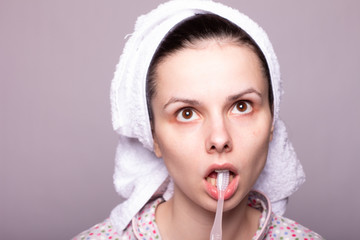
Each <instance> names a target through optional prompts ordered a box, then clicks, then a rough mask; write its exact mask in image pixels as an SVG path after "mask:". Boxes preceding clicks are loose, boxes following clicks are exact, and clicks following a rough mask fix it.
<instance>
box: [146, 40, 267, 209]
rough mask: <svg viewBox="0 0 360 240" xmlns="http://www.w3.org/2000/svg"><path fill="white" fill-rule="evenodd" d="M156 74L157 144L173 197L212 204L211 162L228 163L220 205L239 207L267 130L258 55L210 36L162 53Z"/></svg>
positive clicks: (261, 159)
mask: <svg viewBox="0 0 360 240" xmlns="http://www.w3.org/2000/svg"><path fill="white" fill-rule="evenodd" d="M155 78H156V93H155V95H154V96H153V99H152V100H151V104H152V109H153V116H154V120H153V121H154V122H153V128H154V132H153V136H154V150H155V154H156V155H157V156H158V157H162V158H163V159H164V161H165V164H166V166H167V169H168V171H169V173H170V175H171V176H172V178H173V180H174V183H175V192H174V198H178V199H182V201H189V200H190V201H191V202H192V203H195V204H197V205H198V206H201V207H202V208H205V209H206V210H209V211H215V210H216V201H217V196H218V194H217V189H216V186H215V184H214V180H213V179H216V173H215V170H218V169H228V170H230V173H231V179H230V183H229V186H228V188H227V190H226V193H225V200H226V201H225V205H224V210H225V211H226V210H229V209H232V208H234V207H236V206H237V205H238V204H239V203H240V202H241V201H242V200H243V199H244V197H245V196H246V195H247V194H248V192H249V191H250V190H251V188H252V186H253V185H254V183H255V181H256V179H257V178H258V176H259V174H260V172H261V171H262V169H263V167H264V165H265V162H266V157H267V152H268V146H269V142H270V141H271V138H272V131H273V128H272V115H271V111H270V107H269V100H268V86H267V81H266V79H265V78H264V76H263V73H262V71H261V67H260V62H259V60H258V57H257V56H256V55H255V53H253V51H251V50H250V49H249V48H248V47H246V46H239V45H235V44H231V43H221V42H219V41H213V40H207V41H205V42H202V43H201V47H200V46H199V47H196V48H186V49H183V50H180V51H178V52H176V53H174V54H172V55H170V56H168V57H166V58H165V59H164V60H163V61H162V62H161V63H160V64H159V65H158V66H157V69H156V76H155ZM245 200H246V201H247V199H245Z"/></svg>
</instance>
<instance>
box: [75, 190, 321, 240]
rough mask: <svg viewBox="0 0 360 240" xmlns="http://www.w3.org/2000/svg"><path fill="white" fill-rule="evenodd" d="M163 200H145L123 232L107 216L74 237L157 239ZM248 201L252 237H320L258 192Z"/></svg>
mask: <svg viewBox="0 0 360 240" xmlns="http://www.w3.org/2000/svg"><path fill="white" fill-rule="evenodd" d="M163 201H164V200H163V199H162V198H158V199H156V200H155V201H152V202H150V203H148V204H146V205H145V206H144V207H143V208H142V209H141V210H140V211H139V212H138V213H137V214H136V216H135V217H134V218H133V219H132V221H131V222H130V223H129V225H128V226H127V227H126V228H125V230H124V231H123V232H122V233H120V232H117V231H116V230H115V228H114V227H113V226H112V224H111V222H110V219H109V218H108V219H106V220H105V221H103V222H102V223H99V224H96V225H95V226H93V227H91V228H90V229H89V230H86V231H84V232H82V233H80V234H79V235H77V236H76V237H74V238H73V240H105V239H106V240H107V239H112V240H137V239H139V240H160V239H161V236H160V232H159V229H158V227H157V225H156V221H155V210H156V207H157V206H158V205H159V204H160V203H162V202H163ZM248 204H249V206H251V207H253V208H256V209H258V210H260V211H261V212H262V214H261V217H260V220H259V228H258V230H257V231H256V233H255V235H254V236H253V238H252V239H253V240H255V239H262V240H277V239H280V240H287V239H289V240H300V239H304V240H315V239H323V238H322V237H321V236H320V235H318V234H317V233H315V232H313V231H311V230H309V229H307V228H306V227H304V226H302V225H300V224H299V223H297V222H295V221H293V220H290V219H288V218H285V217H282V216H277V215H275V214H274V213H272V212H269V211H268V209H269V207H270V203H269V201H268V200H267V198H266V197H265V196H264V195H263V194H262V193H260V192H257V191H251V192H250V194H249V199H248Z"/></svg>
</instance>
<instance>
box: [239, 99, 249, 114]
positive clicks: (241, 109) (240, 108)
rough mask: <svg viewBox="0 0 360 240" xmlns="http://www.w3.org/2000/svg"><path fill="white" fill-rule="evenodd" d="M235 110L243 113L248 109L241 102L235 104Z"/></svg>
mask: <svg viewBox="0 0 360 240" xmlns="http://www.w3.org/2000/svg"><path fill="white" fill-rule="evenodd" d="M236 108H237V110H238V111H239V112H245V111H246V109H247V108H248V107H247V105H246V103H245V102H243V101H241V102H238V103H237V104H236Z"/></svg>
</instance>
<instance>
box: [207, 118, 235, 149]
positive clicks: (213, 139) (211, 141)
mask: <svg viewBox="0 0 360 240" xmlns="http://www.w3.org/2000/svg"><path fill="white" fill-rule="evenodd" d="M207 128H208V129H207V130H206V131H208V133H207V138H206V142H205V145H206V146H205V147H206V150H207V152H208V153H223V152H230V151H231V150H232V147H233V146H232V139H231V135H230V132H229V129H228V126H227V123H226V121H225V119H223V118H217V119H215V120H213V121H211V122H210V123H209V124H208V126H207Z"/></svg>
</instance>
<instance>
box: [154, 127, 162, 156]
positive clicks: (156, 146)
mask: <svg viewBox="0 0 360 240" xmlns="http://www.w3.org/2000/svg"><path fill="white" fill-rule="evenodd" d="M153 141H154V153H155V155H156V156H157V157H158V158H161V157H162V153H161V150H160V146H159V142H158V140H157V137H156V134H155V132H153Z"/></svg>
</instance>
